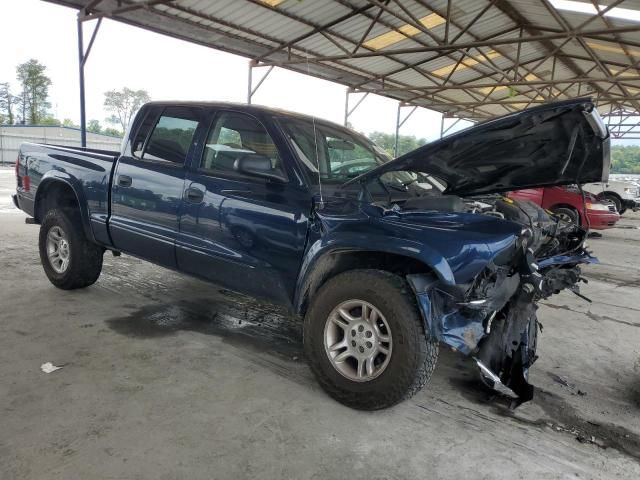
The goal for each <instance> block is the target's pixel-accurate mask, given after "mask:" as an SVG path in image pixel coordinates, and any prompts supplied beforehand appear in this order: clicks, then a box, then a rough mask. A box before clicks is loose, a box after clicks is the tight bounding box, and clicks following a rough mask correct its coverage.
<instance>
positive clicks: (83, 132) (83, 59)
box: [77, 10, 102, 147]
mask: <svg viewBox="0 0 640 480" xmlns="http://www.w3.org/2000/svg"><path fill="white" fill-rule="evenodd" d="M81 13H82V10H81V11H80V12H78V20H77V24H78V79H79V83H80V145H81V146H82V147H86V146H87V110H86V102H85V89H84V65H85V63H87V58H89V54H90V53H91V47H93V42H94V41H95V39H96V35H97V34H98V30H99V29H100V25H101V24H102V17H100V18H98V23H96V26H95V28H94V29H93V33H92V34H91V40H89V45H88V46H87V50H86V51H85V49H84V36H83V29H82V23H83V20H82V17H81V16H80V14H81Z"/></svg>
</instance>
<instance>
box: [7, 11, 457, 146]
mask: <svg viewBox="0 0 640 480" xmlns="http://www.w3.org/2000/svg"><path fill="white" fill-rule="evenodd" d="M0 1H2V4H3V5H2V7H3V8H2V16H3V21H2V33H3V44H4V45H5V46H3V47H2V48H1V50H0V82H6V81H8V82H10V83H12V86H13V88H14V93H17V92H18V91H19V88H18V82H17V81H16V79H15V75H16V73H15V69H16V66H17V65H18V64H20V63H23V62H25V61H27V60H29V59H30V58H36V59H38V60H39V61H40V62H41V63H43V64H44V65H46V66H47V74H48V75H49V77H50V78H51V81H52V86H51V88H50V91H49V93H50V102H51V105H52V107H51V113H52V114H53V115H54V116H55V117H56V118H59V119H61V120H62V119H65V118H69V119H71V120H73V122H74V123H76V124H78V123H79V121H80V113H79V112H80V106H79V105H80V100H79V93H78V88H79V87H78V49H77V33H76V10H73V9H69V8H66V7H61V6H58V5H52V4H49V3H46V2H42V1H39V0H0ZM94 24H95V22H88V23H85V29H84V30H85V46H86V45H87V44H88V41H89V38H90V35H91V31H92V29H93V25H94ZM11 39H13V42H11ZM8 43H11V44H12V45H11V46H10V47H7V46H6V45H7V44H8ZM248 62H249V60H248V59H247V58H244V57H240V56H237V55H231V54H228V53H224V52H220V51H217V50H213V49H210V48H206V47H202V46H198V45H193V44H190V43H188V42H184V41H181V40H176V39H173V38H169V37H166V36H163V35H159V34H156V33H152V32H148V31H145V30H143V29H140V28H136V27H132V26H129V25H125V24H122V23H118V22H114V21H111V20H108V19H106V20H104V21H103V22H102V25H101V27H100V31H99V32H98V35H97V37H96V40H95V43H94V45H93V48H92V50H91V54H90V56H89V58H88V60H87V63H86V67H85V88H86V102H87V107H86V108H87V120H91V119H96V120H99V121H100V122H101V123H102V124H103V125H104V126H106V125H107V124H106V122H105V118H107V117H109V116H110V114H109V113H108V112H106V111H105V110H104V109H103V101H104V92H106V91H108V90H112V89H121V88H122V87H125V86H126V87H129V88H132V89H145V90H147V91H148V92H149V93H150V95H151V98H152V99H153V100H205V101H207V100H212V101H213V100H216V101H232V102H246V99H247V69H248ZM264 72H266V69H265V68H257V69H254V85H255V84H256V83H257V82H258V81H259V78H260V77H261V76H262V75H263V74H264ZM345 92H346V87H344V86H342V85H339V84H336V83H332V82H328V81H324V80H320V79H316V78H313V77H308V76H306V75H302V74H298V73H295V72H290V71H287V70H284V69H279V68H275V69H273V71H272V72H271V74H270V75H269V77H268V78H267V79H266V80H265V82H264V83H263V84H262V85H261V86H260V88H259V89H258V90H257V92H256V94H255V95H254V96H253V99H252V102H253V103H254V104H261V105H268V106H271V107H278V108H283V109H286V110H292V111H296V112H301V113H306V114H311V115H316V116H318V117H320V118H324V119H327V120H331V121H334V122H337V123H340V124H342V123H343V119H344V99H345ZM359 95H360V94H357V95H352V96H351V102H352V103H351V105H354V104H355V102H357V101H358V98H359ZM407 110H408V109H407ZM396 113H397V102H396V101H394V100H391V99H388V98H384V97H380V96H377V95H369V96H368V97H367V98H366V99H365V100H364V101H363V102H362V103H361V104H360V106H359V107H358V108H357V109H356V110H355V112H354V113H353V114H352V115H351V117H350V118H349V121H350V123H351V124H352V125H353V127H354V128H355V129H356V130H358V131H361V132H365V133H369V132H372V131H376V130H377V131H383V132H388V133H392V132H394V131H395V120H396ZM440 118H441V117H440V114H439V113H437V112H433V111H431V110H426V109H422V108H419V109H417V110H416V112H415V113H414V114H413V115H412V116H411V118H410V119H409V120H407V122H406V123H405V124H404V125H403V126H402V129H401V131H400V134H401V135H415V136H416V137H419V138H427V139H429V140H434V139H436V138H437V137H438V136H439V134H440ZM447 122H451V120H447ZM461 123H462V122H461ZM447 125H448V124H445V128H446V126H447ZM454 130H455V129H454ZM452 131H453V130H452Z"/></svg>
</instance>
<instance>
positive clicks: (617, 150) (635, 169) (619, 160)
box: [611, 145, 640, 174]
mask: <svg viewBox="0 0 640 480" xmlns="http://www.w3.org/2000/svg"><path fill="white" fill-rule="evenodd" d="M611 173H633V174H636V173H640V146H638V145H627V146H621V145H614V146H612V147H611Z"/></svg>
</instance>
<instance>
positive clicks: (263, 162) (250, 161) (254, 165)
mask: <svg viewBox="0 0 640 480" xmlns="http://www.w3.org/2000/svg"><path fill="white" fill-rule="evenodd" d="M233 169H234V170H235V171H236V172H240V173H244V174H246V175H252V176H254V177H262V178H268V179H270V180H275V181H278V182H284V181H286V178H285V177H284V175H283V174H282V173H280V172H279V171H277V170H275V169H274V168H273V167H272V166H271V159H270V158H269V157H265V156H264V155H260V154H258V153H249V154H247V155H243V156H242V157H239V158H237V159H236V161H235V162H234V163H233Z"/></svg>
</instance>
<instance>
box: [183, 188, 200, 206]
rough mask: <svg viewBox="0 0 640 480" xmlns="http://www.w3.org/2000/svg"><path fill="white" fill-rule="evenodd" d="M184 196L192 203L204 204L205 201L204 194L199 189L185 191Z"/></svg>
mask: <svg viewBox="0 0 640 480" xmlns="http://www.w3.org/2000/svg"><path fill="white" fill-rule="evenodd" d="M184 196H185V199H186V200H187V202H190V203H202V200H204V192H203V191H202V190H200V189H199V188H193V187H189V188H187V189H186V190H185V191H184Z"/></svg>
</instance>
